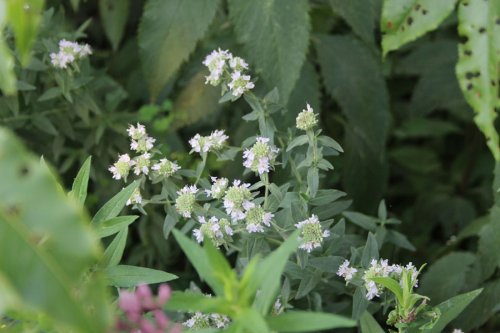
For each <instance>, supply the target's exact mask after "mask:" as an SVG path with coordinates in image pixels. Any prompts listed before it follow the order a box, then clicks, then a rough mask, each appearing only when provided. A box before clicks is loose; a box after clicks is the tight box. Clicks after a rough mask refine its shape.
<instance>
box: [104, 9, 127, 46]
mask: <svg viewBox="0 0 500 333" xmlns="http://www.w3.org/2000/svg"><path fill="white" fill-rule="evenodd" d="M129 7H130V0H120V1H114V0H101V1H99V15H100V16H101V22H102V25H103V28H104V33H105V34H106V37H108V39H109V41H110V42H111V46H112V47H113V50H116V49H118V45H119V44H120V41H121V40H122V37H123V32H124V31H125V25H126V24H127V18H128V14H129Z"/></svg>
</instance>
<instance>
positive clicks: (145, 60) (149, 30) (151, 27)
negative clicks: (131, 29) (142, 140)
mask: <svg viewBox="0 0 500 333" xmlns="http://www.w3.org/2000/svg"><path fill="white" fill-rule="evenodd" d="M218 6H219V1H218V0H198V1H184V0H148V1H147V3H146V5H145V7H144V14H143V16H142V19H141V23H140V26H139V52H140V56H141V62H142V66H143V69H144V73H145V75H146V77H147V78H148V84H149V91H150V93H151V96H152V98H153V99H155V98H156V97H157V96H158V95H159V94H160V92H161V90H162V89H163V87H164V86H165V84H166V83H167V82H168V81H169V80H170V79H171V78H172V76H173V75H174V74H175V72H176V71H177V70H178V69H179V67H180V66H181V64H182V63H183V62H184V61H185V60H186V59H187V58H188V56H189V55H190V54H191V52H193V51H194V49H195V47H196V43H197V42H198V40H199V39H200V38H201V37H203V35H204V34H205V32H206V30H207V29H208V26H209V25H210V23H211V22H212V20H213V18H214V15H215V13H216V11H217V8H218Z"/></svg>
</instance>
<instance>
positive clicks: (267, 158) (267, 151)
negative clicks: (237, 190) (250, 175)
mask: <svg viewBox="0 0 500 333" xmlns="http://www.w3.org/2000/svg"><path fill="white" fill-rule="evenodd" d="M256 141H257V142H256V143H255V144H254V145H253V146H252V147H251V148H250V149H245V151H244V152H243V159H244V160H243V166H244V167H246V168H248V169H250V170H252V171H254V172H257V173H258V174H259V175H262V174H264V173H268V172H269V171H270V169H271V167H272V164H274V161H275V159H276V156H277V154H278V152H279V149H278V148H276V147H275V146H273V145H270V144H269V138H265V137H257V138H256Z"/></svg>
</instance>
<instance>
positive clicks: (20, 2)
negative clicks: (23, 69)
mask: <svg viewBox="0 0 500 333" xmlns="http://www.w3.org/2000/svg"><path fill="white" fill-rule="evenodd" d="M6 3H7V21H8V23H9V24H10V26H11V27H12V30H13V31H14V35H15V40H16V50H17V52H18V53H19V57H20V60H21V64H22V65H23V66H27V65H28V63H29V60H30V53H31V46H32V45H33V42H34V41H35V39H36V34H37V31H38V26H39V24H40V22H41V19H42V16H41V13H42V10H43V5H44V0H10V1H6ZM0 15H1V14H0Z"/></svg>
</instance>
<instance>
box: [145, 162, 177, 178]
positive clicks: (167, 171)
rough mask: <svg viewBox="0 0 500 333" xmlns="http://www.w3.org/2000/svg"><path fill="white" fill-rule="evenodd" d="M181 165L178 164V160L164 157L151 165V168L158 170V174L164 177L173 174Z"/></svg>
mask: <svg viewBox="0 0 500 333" xmlns="http://www.w3.org/2000/svg"><path fill="white" fill-rule="evenodd" d="M180 168H181V167H180V166H179V165H177V163H176V162H171V161H169V160H168V159H166V158H162V159H161V160H160V161H159V162H158V163H156V164H154V165H153V166H152V167H151V170H154V171H156V172H157V174H158V175H160V176H163V177H170V176H172V175H173V174H174V173H175V172H177V171H178V170H180Z"/></svg>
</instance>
